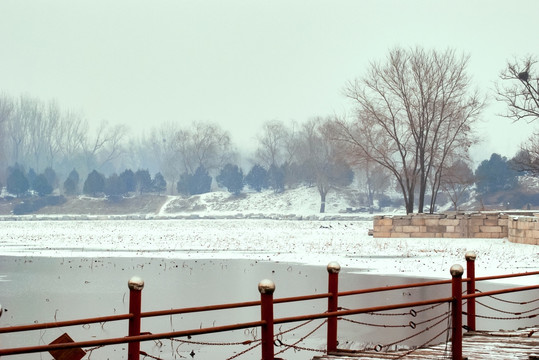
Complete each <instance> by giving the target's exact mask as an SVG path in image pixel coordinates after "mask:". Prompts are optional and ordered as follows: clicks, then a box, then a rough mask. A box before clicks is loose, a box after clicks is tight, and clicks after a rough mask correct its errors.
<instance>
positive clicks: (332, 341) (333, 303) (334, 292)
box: [327, 261, 341, 354]
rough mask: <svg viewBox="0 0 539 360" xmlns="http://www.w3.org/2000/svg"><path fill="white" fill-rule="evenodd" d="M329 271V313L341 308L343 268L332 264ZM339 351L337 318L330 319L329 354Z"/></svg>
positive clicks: (334, 263) (328, 334) (335, 263)
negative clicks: (340, 293)
mask: <svg viewBox="0 0 539 360" xmlns="http://www.w3.org/2000/svg"><path fill="white" fill-rule="evenodd" d="M327 269H328V293H329V297H328V312H334V311H337V310H338V308H339V295H338V294H339V271H341V266H340V265H339V263H337V262H334V261H333V262H330V263H329V264H328V266H327ZM334 351H337V317H336V316H330V317H328V333H327V353H328V354H329V353H331V352H334Z"/></svg>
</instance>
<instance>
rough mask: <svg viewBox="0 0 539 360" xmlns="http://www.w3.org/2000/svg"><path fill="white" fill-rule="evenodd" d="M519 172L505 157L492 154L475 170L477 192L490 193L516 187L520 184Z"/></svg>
mask: <svg viewBox="0 0 539 360" xmlns="http://www.w3.org/2000/svg"><path fill="white" fill-rule="evenodd" d="M517 176H518V172H517V171H516V170H514V169H513V167H512V166H511V164H510V163H509V162H508V161H507V159H506V158H505V157H502V156H501V155H499V154H496V153H494V154H492V155H491V156H490V159H489V160H483V161H482V162H481V164H480V165H479V166H478V167H477V169H476V170H475V177H476V182H475V184H476V187H477V192H478V193H480V194H482V195H488V194H492V193H495V192H497V191H501V190H510V189H514V188H515V187H516V186H517V185H518V178H517Z"/></svg>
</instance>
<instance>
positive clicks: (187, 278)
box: [0, 257, 533, 360]
mask: <svg viewBox="0 0 539 360" xmlns="http://www.w3.org/2000/svg"><path fill="white" fill-rule="evenodd" d="M133 275H137V276H140V277H142V278H143V279H144V281H145V287H144V290H143V292H142V311H153V310H162V309H172V308H183V307H193V306H203V305H213V304H218V303H232V302H244V301H251V300H258V299H259V293H258V289H257V284H258V282H259V281H260V280H261V279H264V278H269V279H272V280H273V281H274V282H275V284H276V291H275V294H274V296H275V298H280V297H289V296H297V295H306V294H317V293H325V292H327V271H326V268H325V267H317V266H306V265H300V264H291V263H275V262H264V261H249V260H215V259H197V260H174V259H160V258H95V259H92V258H33V257H0V281H1V285H0V287H1V298H0V304H2V306H3V307H4V308H5V309H7V310H8V311H7V312H5V313H4V314H3V316H2V318H1V319H0V326H2V327H4V326H11V325H22V324H29V323H34V322H50V321H62V320H71V319H77V318H86V317H95V316H102V315H113V314H123V313H127V312H128V299H129V296H128V295H129V294H128V288H127V281H128V280H129V278H130V277H131V276H133ZM448 277H449V274H448ZM427 280H432V279H418V278H412V279H410V278H406V277H396V276H382V275H372V274H368V272H366V271H365V270H361V269H342V271H341V274H340V280H339V283H340V290H341V291H346V290H354V289H361V288H370V287H382V286H388V285H397V284H404V283H410V282H421V281H427ZM494 287H495V285H492V284H490V285H488V286H487V287H485V288H484V289H482V290H483V291H488V290H491V289H493V288H494ZM447 296H450V287H449V286H435V287H428V288H427V287H424V288H418V289H414V290H402V291H391V292H382V293H377V294H365V295H361V296H360V297H356V296H353V297H352V296H350V297H343V298H341V299H340V300H339V305H340V306H342V307H343V308H359V307H372V306H378V305H385V304H393V303H404V302H412V301H419V300H425V299H432V298H441V297H447ZM519 296H520V297H519ZM522 296H523V295H522V293H521V294H514V295H513V297H519V298H520V299H521V298H522ZM506 298H507V297H506ZM326 308H327V300H326V299H322V300H314V301H309V302H301V303H292V304H286V305H285V304H276V305H275V316H276V317H287V316H295V315H301V314H309V313H315V312H324V311H325V310H326ZM447 311H448V305H447V304H443V305H440V306H428V307H424V308H417V309H413V310H412V311H410V309H403V310H395V311H392V312H390V313H391V314H392V315H388V314H387V313H384V314H383V315H382V314H376V315H356V316H351V317H347V318H346V320H342V321H340V322H339V342H340V344H339V347H341V348H352V349H357V348H362V347H371V348H372V347H374V346H376V345H378V344H380V345H384V347H385V346H386V345H391V344H392V343H394V342H397V341H399V340H401V339H405V338H407V337H409V336H410V335H412V334H414V333H417V332H419V331H420V330H421V329H424V328H426V327H430V328H433V329H434V328H435V329H436V331H438V332H439V333H440V335H439V336H437V337H436V338H434V339H433V338H432V337H433V334H434V335H435V334H436V333H435V332H433V331H429V332H427V333H424V334H420V335H418V336H415V337H413V338H410V339H407V340H405V341H404V344H406V345H409V346H417V345H422V344H423V343H425V342H426V341H427V340H433V341H434V342H441V341H445V340H446V333H445V332H444V330H445V329H446V328H447V327H448V326H449V324H448V322H447V320H445V317H444V314H445V313H446V312H447ZM259 318H260V310H259V308H257V307H253V308H247V309H237V310H226V311H216V312H211V313H196V314H181V315H176V316H168V317H159V318H145V319H143V322H142V331H145V332H151V333H159V332H171V331H179V330H185V329H197V328H202V327H210V326H220V325H228V324H234V323H240V322H246V321H256V320H258V319H259ZM322 322H323V320H315V321H313V322H311V323H307V324H304V325H302V324H301V323H291V324H283V325H277V326H276V329H275V333H280V332H285V334H283V336H282V337H279V340H280V341H279V342H278V343H277V344H280V343H281V342H282V343H287V344H292V343H295V342H296V341H298V340H299V339H301V338H302V337H305V336H306V335H307V334H309V333H311V332H313V331H314V330H315V329H316V328H317V327H318V326H319V325H320V324H321V323H322ZM435 324H437V325H435ZM518 324H519V325H520V326H524V325H522V323H521V322H519V323H518ZM298 325H302V326H300V327H298ZM529 325H530V326H531V325H533V324H529ZM494 326H496V327H494ZM489 327H494V329H498V328H500V327H501V326H500V325H499V324H498V323H497V322H495V321H493V320H488V319H485V320H481V319H479V320H478V328H481V329H487V328H489ZM414 328H415V329H414ZM506 328H511V327H510V326H509V327H507V326H506ZM325 331H326V328H325V326H322V327H320V328H319V329H318V330H316V331H314V332H313V333H312V334H311V335H310V336H309V337H308V338H306V339H305V340H304V341H302V342H301V343H300V344H298V345H300V346H301V347H302V348H306V349H304V350H288V351H286V352H285V353H283V354H281V355H279V356H280V357H282V358H285V359H292V360H300V359H311V358H312V357H313V356H314V355H316V354H317V353H316V352H312V351H308V350H307V349H320V350H323V349H324V347H325V341H326V338H325V337H326V334H325ZM64 332H67V333H69V335H70V336H71V337H72V338H73V339H75V340H81V341H82V340H92V339H100V338H106V337H122V336H125V335H126V334H127V323H126V322H117V323H112V322H111V323H105V324H92V325H85V326H80V327H70V328H62V329H47V330H43V331H36V332H29V333H19V334H15V335H2V336H1V337H0V344H1V346H2V347H15V346H28V345H38V344H48V343H50V342H51V341H52V340H54V339H56V338H57V337H58V336H60V335H61V334H63V333H64ZM259 339H260V332H259V331H258V330H257V329H248V330H241V331H234V332H229V333H225V334H210V335H205V336H195V337H192V338H191V339H180V340H182V341H176V340H162V341H151V342H146V343H143V344H142V345H141V348H142V350H143V351H145V352H147V353H148V354H151V355H153V356H156V357H159V358H161V359H183V358H194V359H209V358H211V359H228V358H231V357H233V356H235V355H237V354H239V353H240V352H242V351H244V350H246V349H248V348H249V347H250V346H254V345H256V344H257V343H258V342H257V341H258V340H259ZM223 342H225V343H229V344H230V345H226V346H225V345H222V346H217V345H213V344H214V343H223ZM236 343H240V345H237V344H236ZM241 343H244V344H243V345H241ZM233 344H236V345H233ZM282 349H284V348H283V347H277V348H276V352H278V351H280V350H282ZM92 357H93V358H99V359H104V358H111V359H125V358H126V357H127V351H126V345H118V346H110V347H106V348H99V349H94V350H93V352H92ZM11 358H13V359H42V358H49V357H48V354H46V356H45V355H40V354H35V355H23V356H20V357H19V356H14V357H10V359H11ZM87 358H88V357H87ZM238 358H239V359H259V358H260V348H259V347H258V348H256V349H254V350H253V351H250V352H248V353H247V354H244V355H242V356H239V357H238Z"/></svg>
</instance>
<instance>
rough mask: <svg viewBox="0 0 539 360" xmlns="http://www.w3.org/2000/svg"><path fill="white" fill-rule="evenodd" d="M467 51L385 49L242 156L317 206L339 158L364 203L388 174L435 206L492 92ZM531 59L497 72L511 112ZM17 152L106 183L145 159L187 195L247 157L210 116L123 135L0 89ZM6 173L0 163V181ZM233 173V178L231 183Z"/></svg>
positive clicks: (523, 94) (533, 159)
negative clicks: (314, 114) (330, 97)
mask: <svg viewBox="0 0 539 360" xmlns="http://www.w3.org/2000/svg"><path fill="white" fill-rule="evenodd" d="M469 60H470V57H469V56H467V55H465V54H458V53H457V52H456V51H455V50H453V49H447V50H445V51H439V50H435V49H430V50H429V49H423V48H421V47H415V48H409V49H405V48H395V49H392V50H390V51H389V53H388V55H387V57H386V58H385V59H381V60H380V61H372V62H371V63H370V65H369V66H368V68H366V69H363V70H364V73H363V75H362V76H360V77H358V78H356V79H354V80H351V81H349V82H348V83H347V84H345V86H344V91H343V93H344V95H345V96H346V97H347V98H348V99H349V100H350V102H351V104H352V105H351V111H349V112H348V113H347V114H344V115H337V114H334V115H332V116H328V117H318V118H313V119H309V120H307V121H305V122H303V123H301V124H298V123H295V122H287V123H284V122H282V121H278V120H272V121H268V122H266V123H265V124H264V126H263V128H262V129H261V131H260V133H259V134H257V137H256V139H257V148H256V151H255V152H254V153H253V154H243V155H244V156H245V155H247V156H248V157H250V158H249V163H250V164H259V165H260V166H262V167H263V168H264V169H266V171H268V172H270V173H272V175H271V176H270V177H269V179H273V180H269V181H270V182H271V181H273V182H275V181H276V180H275V179H276V178H277V177H276V176H275V174H273V173H275V172H272V171H270V169H271V168H274V169H285V171H284V175H283V176H284V178H285V186H294V185H286V184H287V181H289V182H291V183H292V184H294V182H296V183H305V182H307V183H309V184H311V185H314V186H316V187H317V188H318V191H319V194H320V199H321V210H322V211H323V207H324V204H325V197H326V195H327V193H328V192H329V191H330V190H331V189H332V188H334V187H336V186H343V185H342V184H343V179H346V176H342V175H341V171H342V172H343V173H346V169H353V170H354V173H355V174H356V178H357V179H358V182H360V183H361V184H362V185H361V186H362V189H363V190H364V192H365V193H366V194H367V198H368V202H369V203H372V200H373V198H374V196H375V195H376V194H377V193H380V192H382V191H384V189H385V188H387V187H388V186H392V185H393V186H395V187H396V188H397V190H398V192H399V193H400V194H401V198H402V201H403V203H404V206H405V208H406V211H407V212H408V213H411V212H414V211H417V212H420V213H421V212H425V211H433V209H435V205H436V202H437V198H438V195H439V194H441V193H443V192H446V193H449V192H453V195H452V197H453V198H454V199H456V200H458V199H459V198H461V196H460V195H459V194H461V193H463V191H465V189H467V188H469V186H470V185H469V183H470V180H469V179H468V176H464V175H463V174H466V173H469V172H470V171H468V170H466V168H469V167H470V164H471V161H470V154H469V149H470V148H471V146H472V145H474V144H477V143H478V141H479V140H480V139H479V138H478V137H477V133H476V132H474V128H475V126H476V124H477V122H478V121H479V119H480V118H481V116H482V111H483V109H484V106H485V100H486V98H487V94H482V93H480V92H479V90H474V89H476V88H475V87H474V86H473V84H472V82H471V79H470V76H469V75H468V73H467V66H468V63H469ZM536 63H537V59H535V58H534V57H533V56H528V57H525V58H522V59H515V60H514V61H511V62H508V63H507V65H506V68H505V69H504V70H503V71H502V72H501V74H500V75H499V77H500V82H499V84H497V86H496V89H495V91H496V94H495V96H496V99H497V100H499V101H500V102H503V103H505V104H506V106H507V114H506V116H507V117H508V118H510V119H511V120H516V121H518V120H526V121H534V120H536V119H537V118H538V117H539V109H538V104H539V88H538V86H539V78H538V77H537V73H536V71H535V69H534V66H535V65H536ZM500 65H501V64H500ZM493 75H494V76H495V75H496V74H493ZM538 139H539V136H537V135H534V136H532V137H530V140H529V141H528V142H527V143H526V144H523V151H522V153H521V154H520V156H519V157H518V159H516V160H515V161H514V163H515V164H517V163H518V165H519V166H520V169H522V170H526V171H528V172H529V173H530V174H535V175H536V174H539V140H538ZM14 163H19V164H25V165H26V166H27V167H29V168H33V169H36V171H37V172H39V173H41V172H42V169H46V168H53V169H56V171H57V172H58V173H59V174H62V175H61V176H62V177H64V176H66V175H67V174H68V173H69V171H71V169H74V168H75V169H79V171H80V173H81V174H84V175H83V176H88V174H90V173H92V172H93V171H94V169H95V171H96V172H99V173H101V174H104V175H103V176H105V175H106V176H108V178H106V179H109V178H112V179H111V180H110V182H115V181H116V180H114V179H115V177H114V174H115V173H116V174H117V173H119V172H120V171H122V170H123V169H147V170H148V172H151V173H154V174H157V173H160V174H162V176H163V178H164V179H165V180H166V182H167V183H168V184H169V186H168V189H169V191H171V193H173V192H175V191H178V192H180V193H182V194H192V193H196V192H198V191H200V189H197V187H202V188H204V186H205V187H206V188H207V182H208V180H207V177H206V178H205V179H206V180H205V181H206V182H201V181H199V180H200V179H199V178H198V177H199V175H200V173H203V171H202V170H203V169H204V170H205V171H207V172H208V174H207V176H210V177H211V176H213V177H215V180H216V181H217V183H222V184H223V186H225V187H227V188H229V186H227V184H228V183H229V182H232V181H231V180H230V179H229V177H228V176H225V177H224V179H223V178H222V177H219V176H220V175H221V174H220V172H221V171H222V170H224V169H225V167H226V165H227V164H239V163H242V162H240V161H239V160H238V154H237V152H236V151H235V148H234V146H233V144H232V141H231V138H230V135H229V133H228V132H227V131H226V129H222V128H221V127H220V126H219V125H217V124H215V123H201V122H193V123H191V124H185V123H180V122H171V123H166V124H162V125H161V126H160V127H157V128H153V129H149V131H146V132H145V133H144V134H143V135H142V136H140V137H138V138H136V137H128V129H127V127H125V126H110V125H108V124H107V123H102V124H101V125H100V126H99V127H98V128H97V129H96V130H95V131H90V128H89V122H88V121H87V120H86V119H85V118H84V117H83V116H82V115H81V114H78V113H74V112H72V111H64V110H62V109H61V108H60V107H59V105H58V104H57V103H56V102H54V101H52V102H48V103H44V102H42V101H40V100H39V99H35V98H32V97H30V96H26V95H23V96H20V97H11V96H8V95H5V94H0V169H5V168H6V167H7V165H9V164H14ZM243 163H245V162H243ZM232 166H234V165H232ZM197 169H200V170H197ZM294 169H296V170H297V169H301V171H299V172H298V171H296V170H294ZM228 170H230V171H231V174H232V173H234V171H233V169H232V168H230V167H229V169H228ZM197 171H199V174H198V175H197ZM238 172H239V169H238V171H237V172H236V173H235V176H236V177H237V178H238V179H239V178H240V176H239V174H238ZM471 172H472V174H473V171H471ZM479 173H481V171H480V172H479ZM8 175H9V174H6V173H5V172H3V171H0V180H1V181H4V180H5V179H6V178H7V176H8ZM43 175H44V176H45V173H44V172H43ZM303 175H306V176H307V178H308V180H305V179H304V178H302V176H303ZM118 176H119V175H118ZM200 176H201V175H200ZM463 176H464V177H463ZM218 177H219V179H221V180H219V179H218ZM230 177H232V175H230ZM479 178H480V177H479ZM225 179H226V180H225ZM42 180H43V178H41V179H40V180H38V183H39V181H41V182H42V183H43V181H42ZM479 181H481V180H479ZM116 182H118V181H116ZM118 183H119V182H118ZM210 184H211V182H210ZM239 184H240V182H239V180H237V183H236V185H234V186H231V187H230V188H229V189H233V190H232V192H237V191H238V188H239V187H240V185H239ZM29 186H30V185H29ZM269 186H272V185H269ZM274 186H276V187H277V185H274ZM53 187H54V186H53ZM109 187H110V186H109ZM491 187H492V186H489V187H488V188H491ZM112 188H114V186H112ZM463 189H464V190H463ZM42 190H47V189H42ZM239 191H241V190H239ZM42 192H43V191H42ZM45 192H46V191H45Z"/></svg>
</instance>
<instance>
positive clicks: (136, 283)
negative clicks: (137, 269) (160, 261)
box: [127, 276, 144, 291]
mask: <svg viewBox="0 0 539 360" xmlns="http://www.w3.org/2000/svg"><path fill="white" fill-rule="evenodd" d="M127 286H128V287H129V290H137V291H140V290H142V289H144V280H142V279H141V278H140V277H138V276H133V277H132V278H131V279H129V281H128V282H127Z"/></svg>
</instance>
